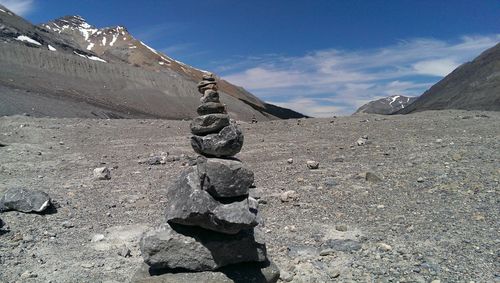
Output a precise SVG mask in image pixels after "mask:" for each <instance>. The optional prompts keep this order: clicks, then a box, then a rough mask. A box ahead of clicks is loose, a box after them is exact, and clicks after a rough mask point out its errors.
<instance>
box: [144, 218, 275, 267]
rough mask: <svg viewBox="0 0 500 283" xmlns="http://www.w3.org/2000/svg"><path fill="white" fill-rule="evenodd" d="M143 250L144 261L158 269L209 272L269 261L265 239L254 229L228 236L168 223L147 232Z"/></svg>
mask: <svg viewBox="0 0 500 283" xmlns="http://www.w3.org/2000/svg"><path fill="white" fill-rule="evenodd" d="M140 248H141V253H142V257H143V258H144V262H145V263H146V264H148V265H149V266H150V267H151V268H152V269H154V270H159V269H183V270H190V271H207V270H216V269H218V268H220V267H223V266H226V265H230V264H235V263H242V262H265V261H267V254H266V245H265V243H264V240H263V239H262V238H261V237H260V235H259V234H258V233H256V232H254V231H253V229H248V230H243V231H241V232H240V233H238V234H236V235H227V234H222V233H217V232H213V231H209V230H205V229H203V228H199V227H188V226H183V225H175V224H173V225H172V226H171V225H168V224H166V225H162V226H161V227H160V228H159V229H157V230H154V231H150V232H147V233H145V234H144V235H143V237H142V238H141V241H140Z"/></svg>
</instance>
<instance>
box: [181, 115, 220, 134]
mask: <svg viewBox="0 0 500 283" xmlns="http://www.w3.org/2000/svg"><path fill="white" fill-rule="evenodd" d="M226 126H229V116H228V115H227V114H208V115H203V116H198V117H196V118H194V119H193V121H191V124H190V128H191V133H193V134H194V135H207V134H213V133H217V132H219V131H220V130H222V129H223V128H224V127H226Z"/></svg>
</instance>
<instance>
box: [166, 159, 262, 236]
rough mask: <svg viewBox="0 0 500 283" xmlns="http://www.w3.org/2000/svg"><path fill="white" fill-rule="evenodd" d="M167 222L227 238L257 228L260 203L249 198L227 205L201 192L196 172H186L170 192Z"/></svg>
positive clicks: (168, 194)
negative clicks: (222, 234)
mask: <svg viewBox="0 0 500 283" xmlns="http://www.w3.org/2000/svg"><path fill="white" fill-rule="evenodd" d="M167 199H168V200H169V201H168V204H167V211H166V218H167V221H168V222H169V223H178V224H183V225H189V226H199V227H202V228H205V229H208V230H212V231H217V232H220V233H225V234H236V233H238V232H240V231H241V230H243V229H249V228H252V227H255V226H256V225H257V224H258V220H257V203H256V202H255V201H251V200H249V199H247V198H244V199H235V200H233V202H231V203H228V204H224V203H221V202H219V201H217V200H216V199H214V198H213V197H212V196H211V195H210V194H209V193H208V192H207V191H204V190H202V189H201V186H200V179H199V177H198V174H197V172H196V170H195V169H194V168H193V167H191V168H189V169H188V170H186V171H184V172H183V173H182V174H181V176H180V178H179V179H178V180H177V181H176V182H175V183H174V185H173V186H171V187H169V188H168V190H167Z"/></svg>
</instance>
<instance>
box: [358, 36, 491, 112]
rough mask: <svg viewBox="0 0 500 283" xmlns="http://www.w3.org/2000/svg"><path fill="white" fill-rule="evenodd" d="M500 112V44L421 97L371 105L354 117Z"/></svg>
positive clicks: (392, 99) (363, 108) (373, 102)
mask: <svg viewBox="0 0 500 283" xmlns="http://www.w3.org/2000/svg"><path fill="white" fill-rule="evenodd" d="M443 109H461V110H484V111H500V43H499V44H497V45H495V46H493V47H492V48H490V49H488V50H486V51H484V52H483V53H482V54H481V55H479V56H478V57H477V58H475V59H474V60H473V61H471V62H468V63H465V64H463V65H461V66H459V67H458V68H457V69H455V70H454V71H453V72H451V73H450V74H449V75H447V76H446V77H444V78H443V79H442V80H440V81H439V82H438V83H436V84H435V85H433V86H432V87H431V88H430V89H429V90H427V91H426V92H424V94H422V95H421V96H419V97H405V96H401V95H394V96H390V97H387V98H382V99H379V100H375V101H371V102H369V103H367V104H365V105H363V106H361V107H360V108H359V109H358V110H357V111H356V112H355V113H354V114H360V113H373V114H409V113H413V112H419V111H425V110H443Z"/></svg>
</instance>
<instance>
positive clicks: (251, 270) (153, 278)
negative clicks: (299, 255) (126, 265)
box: [132, 261, 280, 283]
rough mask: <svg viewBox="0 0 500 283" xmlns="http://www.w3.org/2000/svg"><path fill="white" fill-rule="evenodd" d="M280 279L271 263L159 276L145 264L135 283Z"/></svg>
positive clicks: (259, 282) (258, 282)
mask: <svg viewBox="0 0 500 283" xmlns="http://www.w3.org/2000/svg"><path fill="white" fill-rule="evenodd" d="M279 277H280V271H279V269H278V267H277V266H276V264H274V263H273V262H272V261H271V262H262V263H258V262H253V263H240V264H233V265H229V266H226V267H222V268H221V269H219V270H217V271H203V272H180V273H163V274H157V273H155V272H151V271H150V269H149V266H148V265H147V264H143V265H142V266H141V268H140V269H139V270H138V271H137V272H136V274H135V276H134V278H133V279H132V282H133V283H186V282H197V283H235V282H240V283H243V282H245V283H275V282H277V281H278V279H279Z"/></svg>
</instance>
